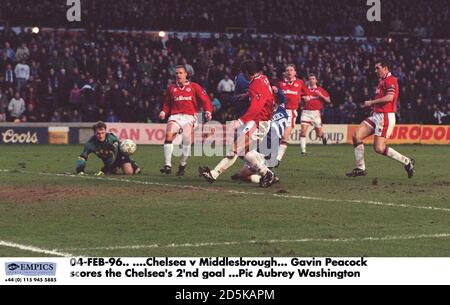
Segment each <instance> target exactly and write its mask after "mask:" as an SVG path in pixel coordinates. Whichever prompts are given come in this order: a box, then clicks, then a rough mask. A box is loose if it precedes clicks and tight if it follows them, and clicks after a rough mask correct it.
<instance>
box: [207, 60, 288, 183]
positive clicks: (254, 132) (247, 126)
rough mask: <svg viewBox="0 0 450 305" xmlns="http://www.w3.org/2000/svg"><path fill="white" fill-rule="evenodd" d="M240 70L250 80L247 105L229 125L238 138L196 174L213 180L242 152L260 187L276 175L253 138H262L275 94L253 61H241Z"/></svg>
mask: <svg viewBox="0 0 450 305" xmlns="http://www.w3.org/2000/svg"><path fill="white" fill-rule="evenodd" d="M241 70H242V73H243V74H244V75H245V77H246V78H247V79H248V80H250V86H249V88H248V96H249V101H250V107H249V108H248V110H247V112H246V113H245V114H244V115H242V116H241V117H240V118H239V119H238V120H236V121H233V122H232V125H233V129H234V130H238V138H237V140H236V141H235V143H234V145H233V147H232V150H231V152H230V153H228V154H227V157H226V158H224V159H222V161H221V162H220V163H219V164H218V165H217V166H216V168H215V169H213V170H210V169H209V168H208V167H199V174H200V175H201V176H202V177H204V178H205V179H206V180H207V181H209V182H210V183H213V182H215V181H216V180H217V178H218V177H219V175H220V174H222V173H223V172H224V171H225V170H227V169H228V168H229V167H231V166H232V165H233V164H234V162H235V161H236V159H237V157H238V156H241V157H242V156H243V159H244V161H246V162H247V163H248V164H249V165H250V166H251V167H252V169H254V170H255V172H257V173H259V174H260V175H261V176H262V178H261V181H260V186H261V187H270V186H272V185H273V184H275V183H277V182H278V181H279V179H278V177H276V176H275V174H274V173H273V172H272V171H271V170H270V169H269V168H268V167H267V166H266V164H265V159H264V156H263V155H262V154H260V153H259V152H257V150H256V149H255V148H254V146H255V145H252V144H255V143H256V142H257V141H262V140H263V139H264V137H265V136H266V134H267V132H268V131H269V125H270V119H271V118H272V114H273V109H274V105H275V98H274V95H273V92H272V88H271V87H270V83H269V80H268V79H267V77H266V76H264V75H262V74H260V73H259V72H258V69H257V66H256V64H255V63H254V62H253V61H245V62H244V63H242V66H241Z"/></svg>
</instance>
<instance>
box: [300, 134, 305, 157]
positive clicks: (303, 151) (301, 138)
mask: <svg viewBox="0 0 450 305" xmlns="http://www.w3.org/2000/svg"><path fill="white" fill-rule="evenodd" d="M300 148H301V152H302V153H305V152H306V138H305V137H300Z"/></svg>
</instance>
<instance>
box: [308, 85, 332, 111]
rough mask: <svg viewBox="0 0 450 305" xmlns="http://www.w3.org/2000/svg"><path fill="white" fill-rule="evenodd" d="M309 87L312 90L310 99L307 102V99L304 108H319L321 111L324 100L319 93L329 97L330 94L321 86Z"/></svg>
mask: <svg viewBox="0 0 450 305" xmlns="http://www.w3.org/2000/svg"><path fill="white" fill-rule="evenodd" d="M308 89H309V91H310V94H309V98H310V100H309V101H307V102H306V101H305V107H304V108H303V110H319V111H320V110H322V108H323V101H322V99H321V98H320V97H319V95H318V94H317V93H318V92H320V93H322V95H323V96H325V97H329V96H330V95H329V94H328V92H327V91H326V90H325V89H323V88H322V87H319V86H317V87H316V88H311V87H309V88H308Z"/></svg>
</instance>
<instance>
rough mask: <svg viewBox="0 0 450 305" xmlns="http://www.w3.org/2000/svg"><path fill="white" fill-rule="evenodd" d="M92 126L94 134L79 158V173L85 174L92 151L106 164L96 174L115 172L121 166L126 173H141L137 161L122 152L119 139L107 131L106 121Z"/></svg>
mask: <svg viewBox="0 0 450 305" xmlns="http://www.w3.org/2000/svg"><path fill="white" fill-rule="evenodd" d="M92 128H93V130H94V135H93V136H92V137H91V138H90V139H89V141H87V142H86V144H84V149H83V152H82V153H81V155H80V156H79V157H78V160H77V174H78V175H84V168H85V167H86V162H87V160H88V156H89V154H91V153H94V154H96V155H97V157H99V158H100V159H101V160H102V161H103V164H104V166H103V168H102V169H101V170H100V171H99V172H98V173H96V174H95V175H96V176H103V175H108V174H115V173H117V171H118V169H119V168H122V170H123V172H124V174H126V175H134V174H139V173H141V169H140V168H139V166H138V165H137V163H136V162H135V161H133V160H132V159H131V158H130V156H127V155H125V154H123V153H122V152H121V150H120V141H119V139H118V138H117V137H116V136H115V135H114V134H112V133H109V132H106V124H105V123H103V122H98V123H96V124H95V125H94V126H93V127H92Z"/></svg>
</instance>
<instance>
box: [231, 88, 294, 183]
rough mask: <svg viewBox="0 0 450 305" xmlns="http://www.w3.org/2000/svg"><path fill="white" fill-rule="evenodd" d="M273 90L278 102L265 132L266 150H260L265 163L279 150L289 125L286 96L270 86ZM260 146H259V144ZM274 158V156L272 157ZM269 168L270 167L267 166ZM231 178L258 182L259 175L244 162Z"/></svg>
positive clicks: (276, 162) (270, 160) (276, 161)
mask: <svg viewBox="0 0 450 305" xmlns="http://www.w3.org/2000/svg"><path fill="white" fill-rule="evenodd" d="M272 89H273V92H274V93H275V94H276V97H277V102H278V103H279V105H278V107H277V109H276V111H275V113H274V114H273V117H272V122H271V123H270V130H269V132H268V133H267V136H266V139H265V141H266V142H267V148H269V149H268V151H267V152H265V151H260V153H261V152H262V153H263V154H264V155H265V159H266V164H267V163H268V162H270V163H271V162H272V154H274V153H276V152H277V151H279V148H280V145H281V143H282V142H283V135H284V134H285V130H286V128H287V127H288V126H289V115H288V112H287V111H286V108H285V107H286V98H285V95H284V93H283V90H278V88H277V87H272ZM260 147H261V146H260ZM274 159H275V158H274ZM274 161H275V164H278V163H279V161H278V160H277V159H275V160H274ZM269 166H270V165H269ZM269 168H270V167H269ZM231 179H232V180H240V181H245V182H252V183H260V182H261V175H259V174H258V173H257V172H256V171H255V169H254V168H253V167H252V166H251V164H249V163H247V162H246V163H245V164H244V165H243V166H242V167H241V168H240V169H239V171H238V172H237V173H236V174H234V175H233V176H231Z"/></svg>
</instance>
